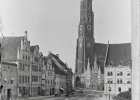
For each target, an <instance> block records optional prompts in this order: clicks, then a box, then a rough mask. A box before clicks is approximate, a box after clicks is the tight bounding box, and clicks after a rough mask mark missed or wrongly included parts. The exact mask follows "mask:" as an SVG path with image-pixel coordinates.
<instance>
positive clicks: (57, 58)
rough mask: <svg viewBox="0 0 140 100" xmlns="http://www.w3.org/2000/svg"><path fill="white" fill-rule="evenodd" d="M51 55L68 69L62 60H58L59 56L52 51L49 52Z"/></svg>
mask: <svg viewBox="0 0 140 100" xmlns="http://www.w3.org/2000/svg"><path fill="white" fill-rule="evenodd" d="M51 55H52V56H53V57H54V58H55V59H56V60H57V61H58V62H59V63H60V65H62V66H63V67H64V68H65V69H67V70H68V67H67V65H66V64H65V63H64V62H63V61H62V60H60V59H59V57H57V56H56V55H54V54H52V53H51Z"/></svg>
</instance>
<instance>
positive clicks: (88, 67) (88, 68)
mask: <svg viewBox="0 0 140 100" xmlns="http://www.w3.org/2000/svg"><path fill="white" fill-rule="evenodd" d="M87 70H90V63H89V58H88V64H87Z"/></svg>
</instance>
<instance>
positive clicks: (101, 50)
mask: <svg viewBox="0 0 140 100" xmlns="http://www.w3.org/2000/svg"><path fill="white" fill-rule="evenodd" d="M94 50H95V51H94V52H95V56H96V57H97V58H98V59H100V60H104V59H105V56H106V50H107V44H103V43H95V49H94Z"/></svg>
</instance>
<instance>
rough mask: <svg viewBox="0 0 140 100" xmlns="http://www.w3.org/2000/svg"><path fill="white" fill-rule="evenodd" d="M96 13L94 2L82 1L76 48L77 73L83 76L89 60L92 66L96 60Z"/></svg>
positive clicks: (89, 0) (90, 0)
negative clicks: (93, 7)
mask: <svg viewBox="0 0 140 100" xmlns="http://www.w3.org/2000/svg"><path fill="white" fill-rule="evenodd" d="M93 46H94V13H93V11H92V0H80V23H79V27H78V39H77V48H76V67H75V73H76V74H82V73H83V72H84V70H86V66H87V63H88V59H89V61H90V64H91V65H92V62H93V59H94V53H93V51H94V50H93Z"/></svg>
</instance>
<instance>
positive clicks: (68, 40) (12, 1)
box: [0, 0, 131, 71]
mask: <svg viewBox="0 0 140 100" xmlns="http://www.w3.org/2000/svg"><path fill="white" fill-rule="evenodd" d="M93 11H94V16H95V18H94V28H95V31H94V33H95V41H96V42H101V43H107V41H108V40H109V41H110V43H124V42H125V43H126V42H130V41H131V33H130V32H131V16H130V14H131V4H130V0H93ZM0 17H1V19H0V23H2V26H3V27H2V29H3V30H2V31H3V34H4V35H5V36H21V35H24V31H25V30H27V31H28V38H29V40H30V41H31V44H32V45H39V46H40V51H41V52H43V54H44V55H45V56H47V54H48V51H51V52H52V53H54V54H60V59H62V60H63V61H64V62H67V63H68V65H69V67H71V68H73V71H74V68H75V57H76V39H77V37H78V24H79V18H80V0H0ZM0 29H1V28H0Z"/></svg>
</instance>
